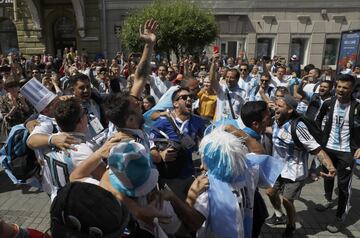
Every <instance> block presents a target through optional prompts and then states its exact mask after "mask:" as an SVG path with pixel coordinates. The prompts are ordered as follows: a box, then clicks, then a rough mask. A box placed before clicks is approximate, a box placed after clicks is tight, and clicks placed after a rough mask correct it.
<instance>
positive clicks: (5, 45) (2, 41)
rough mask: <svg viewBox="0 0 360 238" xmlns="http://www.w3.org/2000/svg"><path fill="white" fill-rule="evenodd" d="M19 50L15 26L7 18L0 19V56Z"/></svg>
mask: <svg viewBox="0 0 360 238" xmlns="http://www.w3.org/2000/svg"><path fill="white" fill-rule="evenodd" d="M18 50H19V45H18V38H17V32H16V27H15V24H14V23H13V22H12V21H11V20H10V19H8V18H0V54H8V53H9V52H17V51H18Z"/></svg>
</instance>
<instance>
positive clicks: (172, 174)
mask: <svg viewBox="0 0 360 238" xmlns="http://www.w3.org/2000/svg"><path fill="white" fill-rule="evenodd" d="M171 99H172V103H173V107H174V109H173V110H172V111H169V112H168V115H166V116H163V117H160V118H158V119H157V120H156V121H155V123H154V125H153V126H154V129H153V130H152V131H151V133H150V146H151V155H152V158H153V161H154V162H155V164H156V165H157V168H158V170H159V173H160V181H161V183H162V184H167V185H168V186H169V187H170V188H171V190H173V191H174V192H175V194H177V195H178V196H179V197H180V198H181V199H183V200H185V198H186V194H187V189H188V187H189V186H190V185H191V182H192V177H191V175H193V174H194V172H195V171H194V165H193V161H192V153H193V152H194V151H196V150H197V144H198V143H197V142H198V141H199V139H200V138H202V136H203V133H204V130H205V126H204V121H203V119H201V118H200V117H198V116H196V115H193V114H192V102H193V96H192V94H191V93H190V91H189V89H188V88H180V89H178V90H176V91H175V92H174V93H173V95H172V98H171Z"/></svg>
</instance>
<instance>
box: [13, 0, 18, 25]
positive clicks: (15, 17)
mask: <svg viewBox="0 0 360 238" xmlns="http://www.w3.org/2000/svg"><path fill="white" fill-rule="evenodd" d="M13 7H14V21H15V22H17V20H18V15H17V0H13Z"/></svg>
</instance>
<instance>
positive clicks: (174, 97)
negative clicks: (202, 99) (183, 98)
mask: <svg viewBox="0 0 360 238" xmlns="http://www.w3.org/2000/svg"><path fill="white" fill-rule="evenodd" d="M183 90H185V91H188V92H190V89H189V88H188V87H181V88H179V89H178V90H176V91H175V92H173V94H172V95H171V101H172V102H175V101H176V100H177V98H178V96H179V93H180V92H181V91H183Z"/></svg>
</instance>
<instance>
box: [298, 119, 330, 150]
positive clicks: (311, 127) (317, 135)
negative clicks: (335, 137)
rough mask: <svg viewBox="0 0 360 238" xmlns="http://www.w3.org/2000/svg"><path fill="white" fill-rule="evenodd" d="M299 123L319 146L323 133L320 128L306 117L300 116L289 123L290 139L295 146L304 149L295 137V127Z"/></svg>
mask: <svg viewBox="0 0 360 238" xmlns="http://www.w3.org/2000/svg"><path fill="white" fill-rule="evenodd" d="M300 121H301V122H303V123H304V124H305V125H306V127H307V128H308V131H309V133H310V134H311V135H312V136H313V137H314V139H315V140H316V142H317V143H319V145H321V144H322V140H323V132H322V131H321V129H320V127H319V126H318V124H317V123H316V122H315V121H314V120H312V119H311V118H309V117H307V116H304V115H302V116H299V117H297V118H295V119H294V120H293V121H292V122H291V137H292V139H293V141H294V144H295V146H296V147H297V148H300V149H303V148H304V146H303V144H302V143H301V142H300V140H299V138H298V136H297V135H296V127H297V125H298V123H299V122H300Z"/></svg>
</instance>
